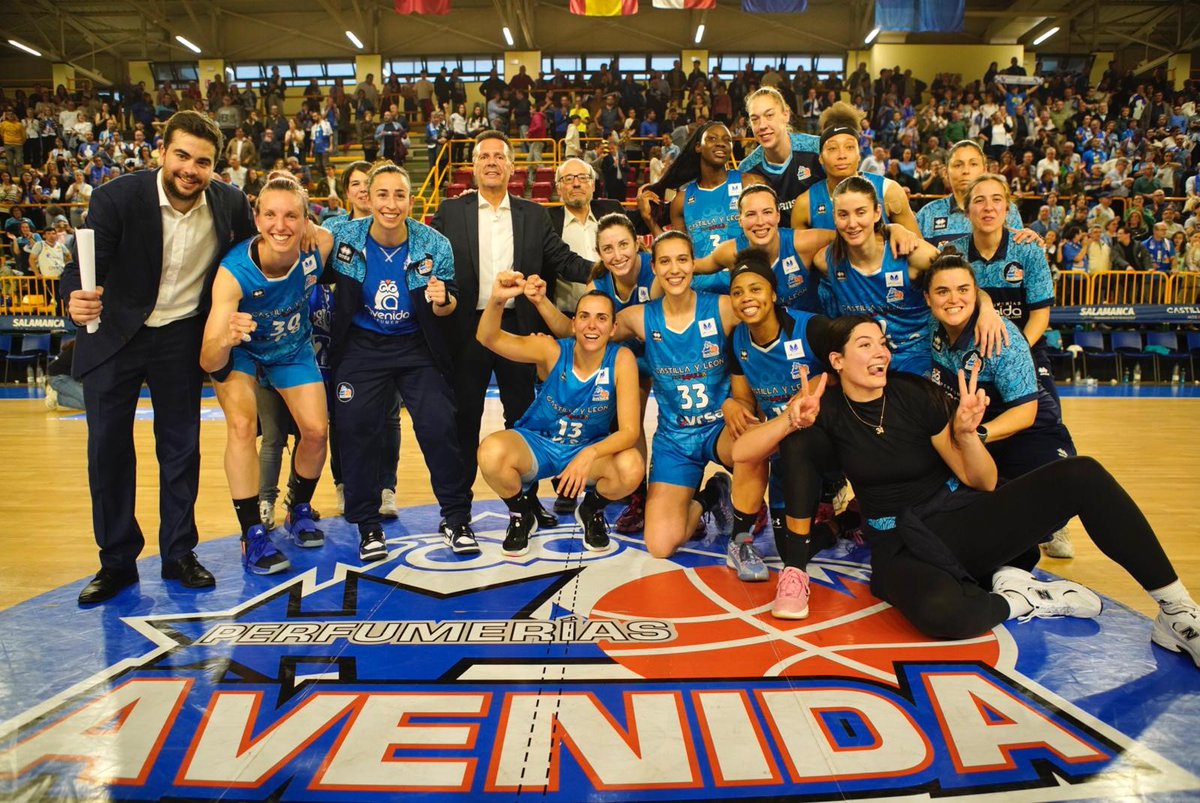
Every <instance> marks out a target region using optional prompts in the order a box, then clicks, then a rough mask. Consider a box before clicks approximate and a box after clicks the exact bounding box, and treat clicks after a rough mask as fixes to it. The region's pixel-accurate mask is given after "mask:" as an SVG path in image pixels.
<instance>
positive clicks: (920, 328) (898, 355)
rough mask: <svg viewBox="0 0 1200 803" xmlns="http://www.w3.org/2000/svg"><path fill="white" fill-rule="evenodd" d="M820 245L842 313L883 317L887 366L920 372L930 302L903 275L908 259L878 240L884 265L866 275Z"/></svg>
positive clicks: (925, 351)
mask: <svg viewBox="0 0 1200 803" xmlns="http://www.w3.org/2000/svg"><path fill="white" fill-rule="evenodd" d="M831 258H832V249H831V248H826V249H825V259H826V265H828V267H829V289H830V291H831V292H832V294H833V298H834V301H835V302H836V303H837V307H838V309H839V310H841V314H843V315H870V316H873V317H875V318H879V319H881V320H882V321H883V324H884V326H883V331H884V334H885V335H886V336H887V339H888V343H889V344H890V345H891V348H892V366H893V367H894V368H895V369H896V370H898V371H908V372H909V373H916V374H924V373H926V372H927V371H928V368H929V319H930V312H929V305H927V304H926V303H925V294H924V293H922V292H921V290H920V289H919V288H917V287H916V286H915V285H914V284H913V282H912V280H911V279H910V278H909V276H908V259H907V258H906V257H894V256H892V249H891V246H890V245H889V244H888V243H887V242H886V241H885V242H884V244H883V265H882V267H881V268H880V270H879V272H878V273H874V274H871V275H870V276H867V275H864V274H862V273H860V272H859V271H858V270H856V269H855V268H854V267H853V266H852V265H851V264H850V260H849V259H843V260H842V261H841V262H831V261H830V259H831Z"/></svg>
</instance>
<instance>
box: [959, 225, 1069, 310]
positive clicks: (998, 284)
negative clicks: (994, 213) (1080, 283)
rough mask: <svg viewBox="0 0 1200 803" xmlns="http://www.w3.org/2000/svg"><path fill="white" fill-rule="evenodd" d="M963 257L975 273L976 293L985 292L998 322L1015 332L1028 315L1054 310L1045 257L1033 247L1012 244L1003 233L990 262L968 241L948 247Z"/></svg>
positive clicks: (969, 239)
mask: <svg viewBox="0 0 1200 803" xmlns="http://www.w3.org/2000/svg"><path fill="white" fill-rule="evenodd" d="M949 244H950V245H953V246H954V247H955V248H957V249H958V252H959V253H960V254H965V255H966V257H967V261H968V262H970V263H971V268H972V270H974V272H975V281H976V282H977V283H978V284H979V289H981V290H985V291H987V294H988V295H989V296H991V298H992V304H993V306H995V308H996V312H997V314H999V315H1000V317H1001V318H1005V319H1006V320H1010V321H1012V322H1013V323H1015V324H1016V325H1017V328H1018V329H1024V328H1025V322H1026V321H1027V320H1028V319H1029V311H1030V310H1035V309H1042V308H1044V307H1052V306H1054V279H1053V278H1051V276H1050V264H1049V263H1048V262H1047V261H1046V253H1045V252H1044V251H1042V249H1041V248H1040V247H1039V246H1037V245H1036V244H1034V243H1014V242H1013V241H1012V239H1011V238H1010V237H1009V235H1008V230H1007V229H1005V230H1004V231H1003V232H1002V233H1001V235H1000V247H999V248H997V249H996V253H995V254H993V255H992V258H991V259H984V258H983V256H982V255H981V254H980V253H979V251H978V250H977V249H976V248H975V242H974V240H973V239H972V238H971V237H962V238H960V239H957V240H953V241H951V242H950V243H949Z"/></svg>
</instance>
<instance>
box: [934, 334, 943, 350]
mask: <svg viewBox="0 0 1200 803" xmlns="http://www.w3.org/2000/svg"><path fill="white" fill-rule="evenodd" d="M933 350H934V351H939V352H940V351H941V350H942V336H941V334H936V335H934V336H933Z"/></svg>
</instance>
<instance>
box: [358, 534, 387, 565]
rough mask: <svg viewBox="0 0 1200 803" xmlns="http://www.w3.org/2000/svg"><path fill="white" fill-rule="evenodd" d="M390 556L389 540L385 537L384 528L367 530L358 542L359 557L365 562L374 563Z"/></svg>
mask: <svg viewBox="0 0 1200 803" xmlns="http://www.w3.org/2000/svg"><path fill="white" fill-rule="evenodd" d="M387 556H388V549H387V542H386V541H385V540H384V538H383V530H379V529H375V530H371V531H370V532H365V533H363V534H362V537H361V538H360V539H359V542H358V559H359V560H361V561H362V562H363V563H374V562H375V561H379V560H384V559H385V558H386V557H387Z"/></svg>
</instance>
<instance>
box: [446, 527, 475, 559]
mask: <svg viewBox="0 0 1200 803" xmlns="http://www.w3.org/2000/svg"><path fill="white" fill-rule="evenodd" d="M439 526H440V528H441V531H442V537H443V538H445V539H446V546H448V547H450V548H451V549H452V550H454V554H456V555H478V554H479V552H480V549H479V542H478V541H476V540H475V531H474V530H472V529H471V525H470V524H467V523H465V522H464V523H463V524H456V525H454V526H453V527H451V526H450V525H449V524H447V523H446V522H444V521H443V522H442V523H441V524H440V525H439Z"/></svg>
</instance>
